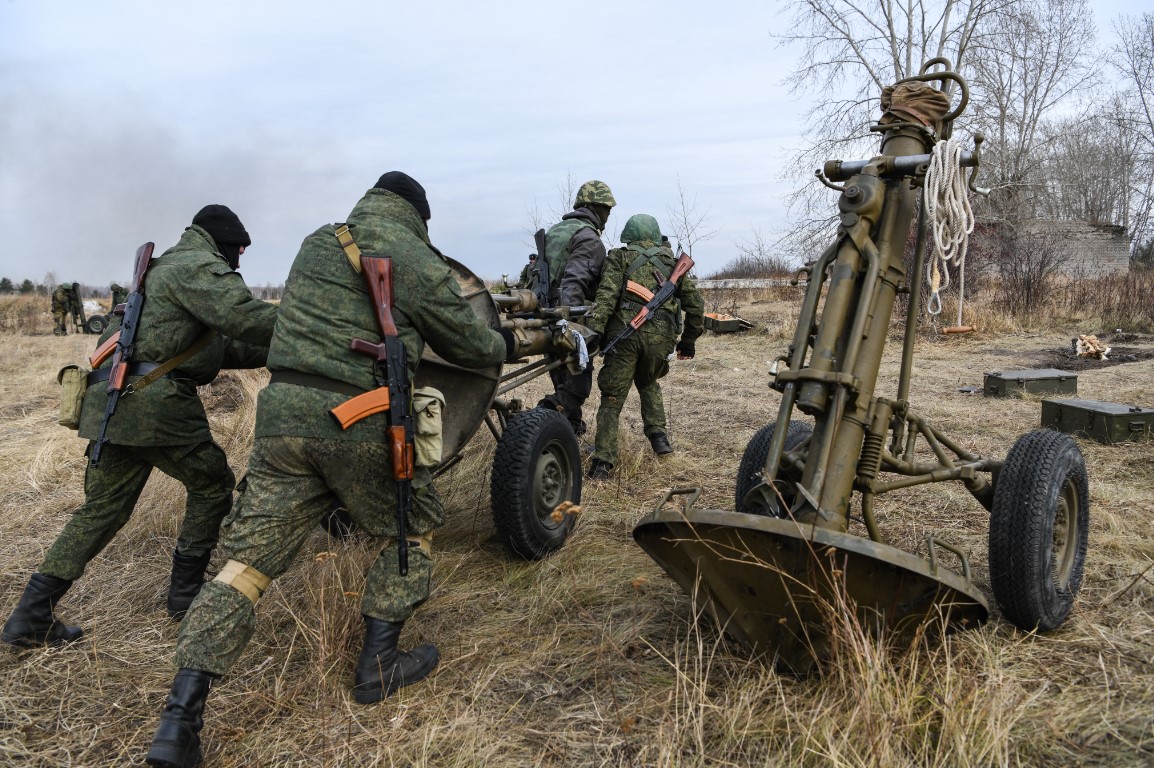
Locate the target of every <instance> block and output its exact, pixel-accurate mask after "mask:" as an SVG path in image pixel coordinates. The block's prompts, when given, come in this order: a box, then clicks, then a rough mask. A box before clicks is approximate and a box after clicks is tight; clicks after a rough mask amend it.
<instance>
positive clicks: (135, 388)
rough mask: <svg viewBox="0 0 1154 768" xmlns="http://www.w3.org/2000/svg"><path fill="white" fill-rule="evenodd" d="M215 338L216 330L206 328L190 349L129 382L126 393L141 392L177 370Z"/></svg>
mask: <svg viewBox="0 0 1154 768" xmlns="http://www.w3.org/2000/svg"><path fill="white" fill-rule="evenodd" d="M215 338H216V331H214V330H213V329H212V328H205V329H204V331H203V332H202V333H201V334H200V336H198V337H197V338H196V341H194V342H192V346H190V347H189V348H188V349H186V350H184V351H183V352H181V353H180V354H179V355H177V356H176V357H174V358H172V359H171V360H166V361H165V362H163V363H161V364H160V365H158V366H157V367H156V368H155V369H154V370H152V371H151V372H149V373H147V374H145V375H144V376H142V377H141V378H139V379H137V380H136V381H134V382H133V383H132V384H129V385H128V387H127V388H126V390H125V392H124V394H126V395H127V394H131V393H132V392H139V391H140V390H142V389H144V388H145V387H147V386H148V385H149V384H151V383H152V382H154V381H156V380H157V379H159V378H160V377H161V376H164V375H166V374H167V373H169V372H170V371H174V370H176V368H177V367H178V366H179V365H180V364H181V363H183V362H185V361H186V360H188V359H189V358H190V357H192V356H193V355H195V354H196V353H197V352H199V351H200V350H202V349H204V348H205V347H207V346H208V345H209V343H210V342H211V341H212V340H213V339H215Z"/></svg>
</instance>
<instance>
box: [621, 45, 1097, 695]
mask: <svg viewBox="0 0 1154 768" xmlns="http://www.w3.org/2000/svg"><path fill="white" fill-rule="evenodd" d="M935 67H936V68H938V69H937V70H936V71H931V70H934V68H935ZM930 83H939V84H940V85H941V86H943V87H942V89H941V90H938V89H935V88H934V87H933V86H931V85H930ZM955 90H956V91H957V93H958V94H959V96H958V103H957V105H956V106H952V108H951V99H950V97H949V93H950V92H951V91H955ZM887 91H889V94H887V95H888V96H889V97H890V104H889V105H888V106H887V104H886V101H887V99H886V98H885V97H883V108H885V113H884V116H883V118H882V120H881V121H880V122H879V123H878V124H877V125H874V126H871V130H873V131H875V132H877V133H880V134H881V135H882V139H881V150H880V153H879V154H878V155H877V156H876V157H873V158H871V159H870V160H865V161H854V162H841V161H831V162H829V163H826V165H825V168H824V173H822V172H819V173H818V176H819V178H822V177H824V178H823V181H824V183H825V184H826V185H827V186H830V187H832V188H833V189H835V190H837V191H838V192H839V198H838V212H839V215H840V219H839V226H838V231H837V237H836V240H835V242H834V243H833V244H832V245H830V246H829V247H828V248H827V249H826V250H825V251H824V252H823V253H822V254H821V255H820V256H819V257H818V258H817V259H816V260H814V261H812V262H810V263H808V264H806V265H805V267H804V268H803V269H801V270H800V272H799V275H798V277H805V278H807V281H808V285H807V289H806V293H805V298H804V300H803V303H802V308H801V311H800V315H799V317H798V322H797V327H796V330H795V333H794V337H793V341H792V344H791V346H790V347H789V351H788V352H787V353H785V354H783V355H781V356H780V357H778V359H777V361H776V362H775V363H774V366H773V369H772V370H771V375H772V381H771V382H770V386H771V387H772V388H773V389H775V390H776V391H778V392H780V393H781V402H780V407H779V409H778V417H777V420H776V421H775V422H773V423H770V424H768V425H766V426H765V427H763V428H762V429H761V430H760V431H759V432H757V433H756V434H755V435H754V437H753V438H752V440H751V441H750V442H749V444H748V446H747V448H746V450H745V453H744V456H743V458H742V461H741V465H740V468H739V469H738V473H737V481H736V494H735V499H734V501H735V509H734V511H722V510H709V509H697V508H694V506H693V502H694V500H695V499H696V498H697V496H698V495H699V494H700V490H699V489H673V490H671V491H670V492H669V494H667V495H666V497H665V498H664V499H663V500H662V501H661V502H660V503H659V504H658V505H657V508H656V509H655V510H654V512H653V513H652V514H650V515H648V516H647V517H646V518H644V519H643V520H642V521H641V522H640V523H639V524H638V525H637V526H636V527H635V529H634V532H633V535H634V538H635V540H636V541H637V543H638V544H639V545H640V546H641V547H642V548H643V549H645V551H646V552H648V553H649V555H650V556H651V557H653V558H654V559H655V560H656V561H657V563H658V564H660V565H661V566H662V568H663V569H664V570H665V571H666V572H667V573H668V574H669V575H670V576H671V577H672V578H673V579H674V581H676V582H677V583H678V584H679V585H680V586H681V587H682V588H683V589H684V590H685V591H686V592H688V593H689V594H690V595H692V596H694V598H695V600H696V601H697V603H698V604H699V605H701V606H702V607H703V608H705V609H706V610H707V612H708V613H709V614H711V615H712V616H713V618H714V619H716V621H717V622H718V624H719V625H720V626H721V627H722V628H723V629H724V631H725V632H727V633H728V634H729V635H731V636H733V637H735V638H736V639H738V640H740V641H743V642H744V643H746V644H748V645H750V646H752V647H753V649H754V650H755V651H757V652H764V653H767V654H770V655H773V656H774V657H775V658H776V659H777V663H778V666H779V667H781V668H783V669H787V670H792V671H795V672H805V671H809V670H811V669H813V668H815V667H819V666H820V665H821V663H822V661H823V658H824V657H825V655H826V654H827V653H828V650H829V633H828V618H829V610H830V606H848V610H851V611H853V612H855V613H856V614H857V617H858V619H859V620H860V621H861V623H862V625H863V626H867V627H871V628H878V629H880V628H881V627H883V626H884V627H886V628H887V629H888V631H890V632H897V633H904V632H913V631H914V630H915V629H916V628H918V627H922V626H923V625H925V624H926V622H927V620H931V619H934V620H937V619H940V620H941V622H942V623H941V624H936V625H934V626H938V627H944V628H946V629H955V628H961V627H975V626H977V625H979V624H981V623H982V622H984V621H985V620H986V619H987V617H988V615H989V607H988V603H987V601H986V598H985V596H984V594H983V593H982V590H981V589H979V587H978V586H977V585H976V584H975V583H974V581H973V579H972V578H971V570H970V564H969V560H968V558H967V556H966V554H965V553H963V552H962V551H961V550H960V549H959V548H957V547H954V546H951V545H949V544H947V543H945V542H943V541H941V540H940V539H939V538H936V537H929V538H928V539H927V540H926V556H925V557H922V556H919V555H914V554H911V553H908V552H905V551H902V550H900V549H897V548H895V547H893V546H891V545H889V544H887V543H886V540H885V538H884V537H883V534H882V531H881V530H880V527H879V525H878V521H877V519H876V518H875V515H874V503H875V499H876V497H877V496H879V495H881V494H883V493H888V492H890V491H895V490H898V489H901V488H907V487H911V486H915V485H921V484H927V483H939V482H960V483H961V484H962V485H963V486H964V487H965V488H966V490H968V491H969V492H970V493H971V494H972V495H973V497H974V498H975V499H976V500H977V502H978V503H979V504H980V505H981V506H982V507H984V508H985V509H986V510H988V511H989V513H990V527H989V566H990V570H989V580H990V584H991V586H992V588H993V592H994V596H995V598H996V599H997V602H998V604H999V606H1000V607H1001V610H1002V613H1003V614H1004V615H1005V617H1006V618H1008V619H1009V620H1010V621H1012V622H1013V623H1014V624H1016V625H1017V626H1019V627H1021V628H1023V629H1027V630H1035V629H1036V630H1039V631H1046V630H1051V629H1054V628H1056V627H1058V626H1059V625H1061V623H1062V622H1063V621H1064V620H1065V618H1066V616H1067V614H1068V612H1069V610H1070V605H1071V603H1072V601H1073V597H1074V595H1075V594H1076V593H1077V591H1078V588H1079V586H1080V583H1081V579H1082V567H1083V562H1084V559H1085V554H1086V545H1087V533H1088V525H1089V492H1088V485H1087V477H1086V468H1085V463H1084V460H1083V458H1082V455H1081V452H1080V451H1079V450H1078V447H1077V445H1076V444H1075V443H1074V441H1073V440H1072V439H1070V438H1069V436H1067V435H1062V434H1059V433H1056V432H1051V431H1048V430H1039V431H1036V432H1031V433H1029V434H1027V435H1024V436H1023V437H1021V438H1020V439H1019V440H1018V441H1017V442H1016V443H1015V445H1014V446H1013V447H1012V448H1011V449H1010V451H1009V453H1008V455H1007V457H1006V458H1005V460H996V459H991V458H986V457H983V456H980V455H977V454H976V453H974V452H972V451H970V450H967V449H966V448H965V447H963V445H962V443H961V442H960V441H955V440H952V439H950V438H949V437H948V436H947V435H945V434H944V433H943V432H942V431H941V430H939V429H937V428H935V427H933V426H932V425H930V424H929V423H928V422H927V421H926V420H925V419H924V418H922V417H920V416H919V415H918V414H917V413H916V412H915V411H914V410H913V408H912V407H911V404H910V398H909V391H910V383H911V372H912V365H913V357H914V346H915V344H914V342H915V334H916V331H917V321H918V313H919V309H920V304H921V300H922V297H921V282H922V280H921V276H922V274H923V273H924V269H925V258H926V257H925V253H926V248H925V245H926V229H927V224H928V222H927V218H928V216H927V215H926V212H925V207H924V206H923V207H922V215H920V216H919V217H918V228H917V237H916V243H917V244H916V254H915V259H914V265H913V268H912V271H911V273H910V274H907V272H906V268H905V266H904V264H903V251H904V250H905V245H906V242H907V237H908V235H909V232H910V229H911V226H912V222H913V220H914V217H915V214H916V213H917V211H918V208H919V205H920V204H922V202H923V190H924V186H925V182H926V174H927V168H928V167H929V166H930V162H931V158H932V155H931V154H930V153H931V150H933V149H934V147H935V145H936V144H938V143H939V142H945V141H946V140H947V139H949V137H950V134H951V132H952V128H953V122H954V120H955V119H956V118H957V117H958V116H959V115H960V114H961V113H962V111H963V110H964V109H965V106H966V103H967V101H968V98H969V97H968V90H967V86H966V83H965V81H964V80H963V79H962V78H961V77H960V76H959V75H957V74H956V73H954V72H952V71H950V65H949V62H947V61H945V60H944V59H933V60H931V61H929V62H927V63H926V65H925V66H923V68H922V70H921V72H920V74H919V75H917V76H915V77H911V78H907V79H905V80H902V81H899V83H897V84H896V85H895V86H894V87H893V88H892V89H887ZM903 91H904V92H905V93H906V95H907V96H910V95H911V94H912V96H911V98H913V99H919V101H917V102H916V103H909V104H900V103H898V99H899V97H900V96H901V93H902V92H903ZM934 103H936V104H938V105H939V106H938V111H937V113H936V114H933V113H932V112H930V111H927V110H926V108H925V107H926V105H927V104H934ZM919 118H920V119H919ZM976 145H977V146H976V147H975V149H974V151H972V152H961V153H960V154H959V155H958V159H957V160H956V162H957V164H959V165H960V166H962V167H970V168H973V169H974V170H973V171H972V172H971V175H970V179H969V185H970V189H971V190H975V187H974V174H976V172H977V166H978V165H979V162H980V157H979V152H978V149H979V148H980V137H979V138H978V139H977V140H976ZM955 170H957V171H958V173H962V171H961V169H960V168H956V169H955ZM837 182H841V184H840V185H838V184H837ZM797 282H798V280H796V279H795V280H794V284H795V285H796V284H797ZM899 293H907V294H908V296H909V300H908V314H907V316H906V324H905V334H904V339H903V346H902V358H901V365H900V374H899V380H898V384H897V392H896V393H895V394H894V395H892V396H889V397H886V396H883V395H880V394H878V393H876V392H875V388H876V384H877V378H878V371H879V368H880V365H881V358H882V352H883V348H884V345H885V342H886V338H887V335H888V332H889V327H890V319H891V315H892V314H893V311H894V307H895V299H896V298H897V295H898V294H899ZM802 415H804V416H808V417H810V418H812V425H811V424H809V423H808V422H806V421H803V420H801V419H800V418H799V417H800V416H802ZM919 449H920V451H921V455H920V456H919V455H917V452H918V451H919ZM927 449H928V453H930V454H932V457H933V460H932V461H926V460H924V458H922V457H924V456H925V455H926V453H927ZM675 499H681V500H682V501H683V504H682V505H681V507H682V508H680V509H677V508H673V505H671V504H670V503H669V502H671V501H672V500H675ZM855 500H856V502H857V509H858V511H859V513H860V519H861V520H862V522H864V527H865V529H866V531H867V532H868V537H866V536H858V535H853V534H851V533H850V532H849V521H850V516H851V504H852V503H853V502H854V501H855ZM943 553H949V554H950V555H952V556H953V557H954V558H956V559H957V561H959V562H960V565H961V573H956V572H954V571H951V570H948V569H947V568H945V567H943V564H942V562H941V560H942V558H943Z"/></svg>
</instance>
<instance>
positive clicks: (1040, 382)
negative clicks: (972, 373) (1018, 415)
mask: <svg viewBox="0 0 1154 768" xmlns="http://www.w3.org/2000/svg"><path fill="white" fill-rule="evenodd" d="M982 394H983V395H984V396H986V397H1021V396H1022V395H1076V394H1078V374H1076V373H1071V372H1070V371H1059V370H1058V369H1056V368H1039V369H1037V370H1027V371H988V372H987V373H986V378H985V382H984V383H983V386H982Z"/></svg>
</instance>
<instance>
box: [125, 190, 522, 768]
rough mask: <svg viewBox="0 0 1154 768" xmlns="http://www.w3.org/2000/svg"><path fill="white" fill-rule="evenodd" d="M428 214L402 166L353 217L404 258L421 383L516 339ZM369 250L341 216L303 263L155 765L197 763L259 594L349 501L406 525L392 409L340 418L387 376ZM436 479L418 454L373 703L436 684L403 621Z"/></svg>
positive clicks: (379, 639) (370, 639)
mask: <svg viewBox="0 0 1154 768" xmlns="http://www.w3.org/2000/svg"><path fill="white" fill-rule="evenodd" d="M428 219H429V204H428V201H427V199H426V197H425V192H424V189H423V188H422V187H421V186H420V185H419V184H418V183H417V182H416V181H414V180H413V179H412V178H411V177H409V176H407V175H406V174H403V173H400V172H397V171H392V172H390V173H386V174H384V175H383V176H382V177H381V178H380V180H379V181H378V182H377V185H376V186H375V187H374V188H373V189H370V190H369V191H368V192H367V193H366V194H365V195H364V197H362V198H361V200H360V202H358V203H357V205H356V207H354V208H353V210H352V213H350V214H349V219H348V225H349V227H350V229H351V234H352V236H353V238H354V239H355V241H356V244H357V246H358V247H359V248H360V250H361V251H362V252H363V253H365V254H366V255H371V254H380V255H388V256H390V257H391V258H392V264H393V272H392V275H393V297H394V302H395V304H394V307H393V310H392V316H393V319H394V321H395V323H396V328H397V334H398V336H399V338H400V340H401V342H402V344H403V346H404V348H405V353H406V356H407V361H408V372H407V375H408V378H409V381H410V383H411V382H412V380H413V377H414V376H415V374H416V368H417V363H418V361H419V360H420V359H421V353H422V351H423V349H424V347H425V344H426V343H428V345H429V346H430V347H432V349H433V350H434V351H435V352H436V353H437V354H438V355H440V356H441V357H442V358H444V359H445V360H447V361H449V362H450V363H455V364H457V365H463V366H467V367H477V366H487V365H492V364H494V363H498V362H500V361H502V360H504V359H506V358H507V357H509V356H510V355H512V354H513V349H514V340H513V336H512V334H511V333H510V332H509V331H502V332H499V331H495V330H492V329H490V328H489V326H488V325H486V324H485V323H484V322H483V321H482V320H481V319H479V318H478V317H477V316H476V315H475V314H474V313H473V311H472V309H471V308H470V307H469V305H468V304H467V302H466V301H465V299H464V298H462V296H461V293H460V289H459V287H458V283H457V281H456V279H455V278H454V277H453V275H452V273H451V272H450V269H449V266H448V264H447V263H446V261H445V260H444V257H442V256H441V254H440V252H439V251H437V249H436V248H434V247H433V246H432V244H431V243H430V242H429V235H428V228H427V226H428V225H427V221H428ZM355 260H356V259H354V257H353V256H352V255H349V253H348V252H342V245H341V243H340V242H339V241H338V238H337V227H336V226H335V225H332V224H326V225H324V226H322V227H321V228H320V229H318V230H317V231H316V232H314V233H313V234H311V235H309V236H308V237H307V238H305V241H304V243H303V244H302V245H301V249H300V252H299V253H298V254H297V257H296V261H295V262H294V263H293V266H292V270H291V272H290V274H289V277H288V281H287V283H286V289H285V294H284V299H283V302H282V303H281V307H280V316H279V319H278V320H277V325H276V332H275V333H274V335H273V340H272V347H271V349H270V350H269V358H268V367H269V369H270V370H271V371H272V379H271V381H270V383H269V385H268V387H266V388H265V389H264V390H263V391H262V392H261V393H260V398H259V400H258V403H257V415H256V442H255V445H254V446H253V451H252V455H251V457H250V460H249V469H248V474H247V475H246V483H247V487H246V489H245V491H244V493H243V494H242V495H241V497H240V499H239V500H238V502H237V506H236V509H235V510H234V512H233V513H232V515H230V516H229V518H228V520H227V521H226V522H225V525H224V533H223V539H222V549H223V550H224V551H225V553H226V554H227V556H228V557H229V558H230V560H229V562H228V563H227V564H226V565H225V567H224V569H223V570H222V571H221V573H220V574H219V575H218V576H217V578H216V580H215V581H212V582H210V583H209V584H208V585H207V586H206V587H205V588H204V591H203V592H202V593H201V595H200V597H199V598H197V600H196V602H195V603H194V604H193V606H192V608H191V610H190V611H189V613H188V617H187V618H185V620H184V623H183V624H182V625H181V629H180V637H179V640H178V643H177V649H176V664H177V666H178V667H179V671H178V672H177V675H176V678H175V680H174V681H173V684H172V689H171V692H170V693H169V696H168V700H167V702H166V704H165V709H164V712H163V713H162V714H161V722H160V726H159V728H158V729H157V731H156V735H155V738H154V739H153V742H152V746H151V748H150V749H149V752H148V762H149V763H150V764H152V765H162V766H180V767H181V768H183V767H184V766H191V765H195V764H196V762H197V760H198V758H199V744H200V737H199V735H198V732H199V731H200V729H201V726H202V722H203V721H202V712H203V708H204V703H205V700H206V698H207V696H208V691H209V685H210V682H211V681H212V679H214V678H216V677H219V676H221V675H224V674H225V673H226V672H227V671H228V670H229V668H230V667H231V666H232V665H233V663H234V662H235V661H236V660H237V658H239V657H240V655H241V653H242V652H243V651H244V648H245V646H246V645H247V644H248V642H249V639H250V638H251V637H252V634H253V630H254V628H255V625H256V611H255V608H256V602H257V600H258V599H259V598H260V596H261V594H262V593H263V592H264V590H265V589H267V587H268V585H269V583H270V582H271V581H272V580H273V579H275V578H277V577H278V576H280V575H281V574H283V573H284V572H285V571H286V570H287V569H288V568H289V566H290V564H291V563H292V561H293V558H294V557H295V556H296V554H297V552H298V551H299V550H300V548H301V546H302V545H303V544H304V542H305V540H306V538H307V537H308V536H309V535H311V534H312V533H313V531H315V530H316V529H317V527H318V524H319V523H320V521H321V519H322V518H323V516H324V515H325V513H326V510H328V509H329V508H331V507H332V506H333V504H334V502H338V501H339V502H340V504H341V506H343V507H344V508H345V509H347V510H348V512H349V514H350V515H351V517H352V518H353V520H355V521H356V523H357V524H358V525H359V526H360V527H361V528H362V529H364V530H365V531H367V532H368V533H369V534H371V535H373V536H377V537H395V536H397V534H398V530H397V525H396V510H397V498H396V484H395V482H394V480H393V471H392V458H391V453H390V448H391V447H390V445H389V444H388V442H387V437H386V432H385V426H386V424H387V414H385V413H377V414H375V415H371V416H368V417H366V418H364V419H363V420H361V421H358V422H356V423H354V424H352V425H351V426H349V427H348V429H345V430H342V429H341V428H340V426H339V425H338V424H337V423H336V421H335V420H334V419H333V417H332V416H331V415H330V413H329V411H330V409H332V408H334V407H336V406H338V405H341V404H342V403H344V402H345V401H346V400H348V399H349V398H350V397H353V396H356V395H359V394H363V393H364V392H366V391H369V390H372V389H375V388H376V387H377V383H376V382H377V381H378V377H379V376H380V375H381V374H382V373H383V372H382V371H381V368H380V364H378V363H376V362H375V361H374V360H373V359H372V358H370V357H368V356H366V355H363V354H359V353H357V352H353V351H351V350H350V349H349V343H350V342H351V341H352V340H353V339H367V340H377V339H380V338H381V331H380V329H379V326H378V323H377V316H376V314H375V312H374V309H373V301H372V297H371V295H370V294H369V292H368V290H367V287H366V285H365V282H364V278H363V277H362V276H361V275H360V274H358V273H357V268H355V267H354V266H353V262H354V261H355ZM357 264H358V266H359V261H357ZM450 405H451V404H450ZM418 453H419V452H418ZM438 458H439V457H438ZM431 482H432V476H431V468H430V467H429V466H420V465H418V466H417V467H416V472H415V476H414V479H413V483H412V485H413V489H414V490H413V495H414V498H413V503H412V508H411V512H410V514H409V515H408V516H407V520H406V527H407V535H406V539H407V540H408V542H409V555H408V559H409V569H408V573H407V575H404V576H402V575H400V573H399V560H398V552H397V543H396V540H395V538H387V539H386V540H385V541H384V542H383V546H382V548H381V550H380V554H379V555H378V556H377V559H376V561H375V562H374V563H373V565H372V566H371V567H370V569H369V572H368V574H367V581H366V584H365V587H364V592H363V596H362V600H361V613H362V615H363V617H364V623H365V636H364V645H363V647H362V650H361V655H360V658H359V660H358V662H357V666H356V670H355V674H354V694H355V698H356V700H357V702H359V703H362V704H368V703H372V702H375V701H379V700H381V699H382V698H384V697H385V696H388V695H391V694H392V693H393V692H394V691H395V690H397V689H398V688H400V687H402V686H405V685H409V684H411V683H415V682H417V681H418V680H421V679H422V678H424V677H425V676H426V675H428V674H429V673H430V672H431V671H432V670H433V668H434V667H435V666H436V665H437V663H438V661H439V659H440V656H439V654H438V652H437V649H436V647H435V646H433V645H432V644H425V645H421V646H419V647H417V648H414V649H413V650H411V651H399V650H398V647H397V641H398V638H399V636H400V632H401V627H402V625H403V624H404V622H405V621H406V620H407V619H408V618H409V617H410V616H411V615H412V613H413V610H414V609H415V608H416V607H417V606H418V605H420V604H421V603H422V602H424V601H425V600H426V599H427V598H428V595H429V586H430V584H429V582H430V576H431V573H432V567H433V560H432V554H431V551H430V534H431V533H432V532H433V531H434V530H435V529H437V528H439V527H440V526H441V525H442V524H443V522H444V510H443V508H442V506H441V502H440V500H439V499H438V498H437V494H436V493H435V492H434V489H433V486H432V485H431Z"/></svg>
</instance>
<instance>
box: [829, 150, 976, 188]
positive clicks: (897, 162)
mask: <svg viewBox="0 0 1154 768" xmlns="http://www.w3.org/2000/svg"><path fill="white" fill-rule="evenodd" d="M931 157H932V155H928V154H926V155H899V156H896V157H895V156H892V155H891V156H883V157H881V158H874V159H873V160H828V161H826V164H825V167H824V168H823V169H822V173H824V174H825V177H826V178H827V179H829V180H830V181H848V180H849V179H851V178H853V177H854V176H856V175H858V174H859V173H861V172H862V171H864V170H865V169H866V166H868V165H870V164H871V163H874V164H877V161H878V160H881V163H880V166H879V174H880V176H881V177H882V178H888V177H901V176H915V175H918V174H924V173H925V169H926V167H927V166H929V164H930V159H931ZM979 161H980V156H979V154H978V153H977V152H970V151H963V152H962V154H961V160H960V163H959V164H960V165H961V166H962V167H963V168H973V167H975V166H976V165H978V163H979Z"/></svg>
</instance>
